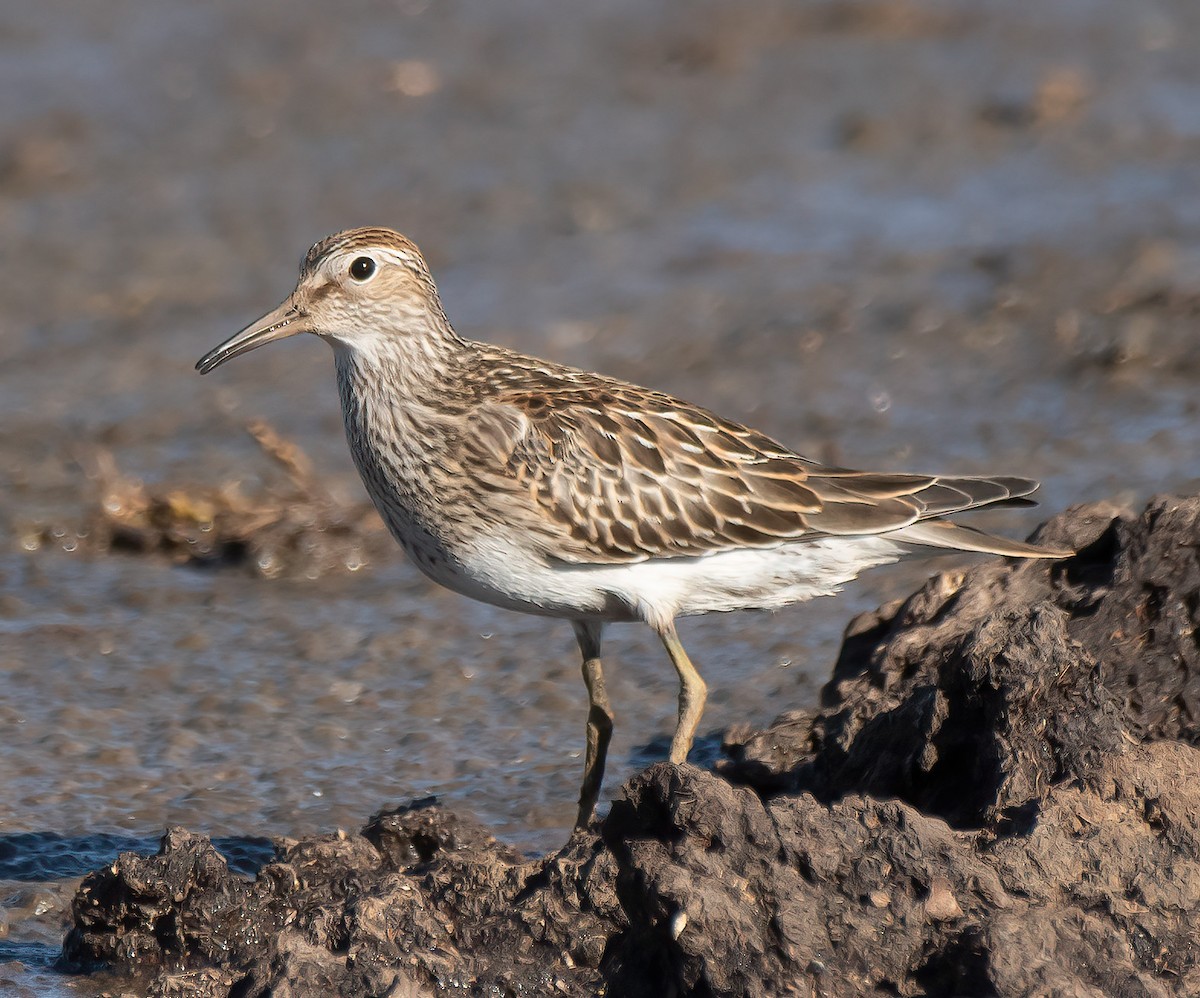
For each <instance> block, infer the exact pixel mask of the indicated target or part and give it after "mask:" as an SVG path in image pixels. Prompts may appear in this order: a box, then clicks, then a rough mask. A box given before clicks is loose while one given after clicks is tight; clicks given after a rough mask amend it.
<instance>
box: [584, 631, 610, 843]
mask: <svg viewBox="0 0 1200 998" xmlns="http://www.w3.org/2000/svg"><path fill="white" fill-rule="evenodd" d="M574 627H575V639H576V640H577V641H578V642H579V650H580V652H582V653H583V682H584V684H585V685H586V686H587V691H588V718H587V751H586V753H585V755H584V759H583V786H582V787H580V789H579V813H578V814H577V815H576V817H575V827H576V828H586V827H587V826H588V823H589V822H590V821H591V820H592V813H593V812H594V811H595V810H596V801H597V799H598V798H599V797H600V784H601V783H602V782H603V781H604V761H605V759H606V757H607V756H608V743H609V741H610V740H611V738H612V729H613V712H612V707H610V706H609V703H608V694H607V693H606V692H605V690H604V670H603V668H602V667H601V665H600V624H598V623H591V622H585V621H574Z"/></svg>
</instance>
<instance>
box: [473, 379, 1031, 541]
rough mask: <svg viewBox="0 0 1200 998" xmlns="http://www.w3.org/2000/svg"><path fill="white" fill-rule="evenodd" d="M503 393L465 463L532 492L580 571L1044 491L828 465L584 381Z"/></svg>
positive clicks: (480, 411)
mask: <svg viewBox="0 0 1200 998" xmlns="http://www.w3.org/2000/svg"><path fill="white" fill-rule="evenodd" d="M523 373H524V374H525V375H526V376H527V375H528V372H523ZM545 373H547V374H548V373H550V372H549V371H547V372H545ZM489 395H490V399H489V401H487V402H485V403H483V404H482V405H480V406H478V407H477V408H476V409H475V410H474V413H473V418H472V420H471V424H472V432H471V433H470V434H469V438H468V439H466V440H464V447H465V449H466V453H465V454H464V457H465V459H466V460H467V461H469V462H470V463H471V466H472V470H473V472H474V474H475V475H477V476H479V477H480V479H481V480H482V482H483V483H485V484H486V483H487V482H489V480H490V481H491V483H492V484H493V486H494V491H496V492H498V493H499V492H502V493H509V494H511V491H512V485H513V484H517V485H519V486H522V487H523V488H524V489H527V490H528V495H529V498H530V502H529V508H530V510H531V511H534V512H536V517H535V522H536V524H537V525H538V526H541V527H542V528H544V529H545V530H546V531H548V532H549V533H552V534H554V535H556V536H559V537H562V536H563V535H566V536H568V537H570V538H571V539H572V540H573V541H574V542H575V543H574V544H573V545H571V546H569V549H566V548H562V546H561V545H556V551H555V556H556V557H559V558H560V559H562V560H567V561H572V562H579V563H595V562H607V563H619V562H636V561H642V560H645V559H647V558H652V557H673V556H678V557H686V556H692V557H694V556H698V555H704V554H710V553H713V552H716V551H726V550H731V549H734V548H744V547H774V546H777V545H779V544H781V543H785V542H787V541H791V540H797V539H799V538H802V537H806V536H816V535H829V534H875V533H882V532H885V531H889V530H896V529H899V528H902V527H905V526H907V525H909V524H913V523H915V522H916V521H918V520H920V519H922V518H924V517H927V516H937V515H939V514H941V513H943V512H951V511H957V510H960V509H964V508H969V507H971V506H975V505H981V504H986V503H993V502H998V501H1003V500H1005V499H1008V498H1011V497H1012V496H1014V495H1021V494H1023V493H1024V492H1028V491H1030V490H1032V488H1033V487H1035V486H1034V483H1031V482H1026V481H1025V480H1023V479H981V480H976V479H937V478H935V477H933V476H928V475H889V474H867V473H862V472H853V471H847V470H844V469H838V468H826V467H823V466H822V465H818V464H816V463H814V462H810V461H808V460H806V459H805V458H803V457H800V456H799V455H797V454H794V453H792V452H790V451H788V450H787V448H785V447H783V446H781V445H780V444H778V443H777V442H776V441H774V440H772V439H770V438H769V437H767V436H765V435H763V434H761V433H758V432H756V431H754V430H750V429H748V428H746V427H744V426H740V425H738V424H736V423H732V422H730V421H728V420H725V419H722V418H721V417H719V416H716V415H715V414H713V413H711V412H708V411H707V410H704V409H701V408H699V407H696V406H691V405H688V404H687V403H684V402H681V401H679V400H678V399H674V398H671V397H670V396H667V395H662V394H659V393H654V392H648V391H645V390H643V389H637V388H633V387H632V386H628V385H625V384H623V383H621V382H613V381H609V380H608V379H602V378H599V377H595V378H593V377H592V376H585V375H581V374H576V373H574V372H573V377H572V379H571V380H570V381H569V382H566V383H563V382H556V381H555V380H554V379H551V378H546V379H544V380H543V381H542V382H541V383H540V384H538V386H537V387H536V388H535V389H532V390H531V389H529V388H526V387H524V386H522V387H519V388H518V387H515V386H513V387H511V388H508V389H504V390H500V391H498V392H494V393H489ZM526 525H530V526H532V525H534V524H531V523H527V524H526Z"/></svg>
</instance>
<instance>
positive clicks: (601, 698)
mask: <svg viewBox="0 0 1200 998" xmlns="http://www.w3.org/2000/svg"><path fill="white" fill-rule="evenodd" d="M298 333H312V334H315V335H316V336H318V337H320V338H321V339H323V340H325V341H326V342H327V343H328V344H329V345H330V346H331V347H332V348H333V355H334V366H335V368H336V374H337V385H338V390H339V394H340V398H341V408H342V414H343V418H344V423H345V430H346V438H347V441H348V443H349V446H350V453H351V455H352V457H353V461H354V464H355V466H356V467H357V469H358V472H359V475H360V476H361V478H362V481H363V484H364V486H365V488H366V491H367V492H368V494H369V495H370V497H371V499H372V501H373V503H374V505H375V507H376V509H377V510H378V512H379V514H380V516H381V518H382V519H383V521H384V523H385V524H386V525H387V527H388V529H389V531H390V533H391V535H392V536H393V537H394V539H395V540H396V541H397V542H398V543H399V544H400V546H401V547H402V548H403V549H404V551H405V552H406V553H407V554H408V556H409V557H410V559H411V560H412V561H413V562H414V563H415V565H416V566H417V567H418V568H419V569H420V570H421V571H422V572H424V573H425V574H426V575H427V576H429V577H430V578H431V579H433V580H434V581H435V582H437V583H440V584H441V585H443V586H445V587H447V588H449V589H451V590H454V591H455V592H458V593H461V594H462V595H464V596H468V597H471V598H473V599H476V600H481V601H483V602H484V603H489V604H492V605H494V606H499V607H503V608H506V609H509V610H515V611H520V612H524V613H531V614H538V615H542V616H545V617H552V618H562V619H565V620H567V621H569V622H570V623H571V624H572V626H573V628H574V632H575V637H576V640H577V641H578V644H579V649H580V653H581V656H582V672H583V680H584V685H585V687H586V689H587V694H588V704H589V706H588V713H587V721H586V729H585V730H586V742H585V745H586V749H585V753H584V771H583V779H582V784H581V787H580V794H579V806H578V811H577V814H576V821H575V824H576V827H578V828H585V827H587V826H588V825H589V823H590V822H591V821H592V819H593V816H594V813H595V808H596V804H597V801H598V798H599V794H600V789H601V783H602V780H603V775H604V767H605V761H606V758H607V753H608V746H609V742H610V739H611V737H612V731H613V723H614V712H613V709H612V706H611V704H610V702H609V699H608V695H607V692H606V690H605V685H604V672H603V667H602V662H601V636H602V631H603V629H604V626H605V625H606V624H609V623H616V622H637V621H640V622H644V623H645V624H648V625H649V626H650V627H651V628H652V629H653V630H654V631H655V632H656V634H657V635H658V637H659V639H660V640H661V642H662V644H663V646H664V647H665V649H666V652H667V655H668V657H669V658H670V660H671V663H672V665H673V666H674V669H675V672H676V674H677V677H678V680H679V696H678V713H677V718H676V723H675V730H674V734H673V736H672V738H671V745H670V761H671V762H672V763H674V764H675V765H682V764H683V763H684V762H685V761H686V760H687V756H688V752H689V750H690V749H691V747H692V742H693V739H694V736H695V732H696V728H697V725H698V724H699V722H700V718H701V715H702V712H703V710H704V703H705V698H706V695H707V686H706V684H705V681H704V679H703V678H702V677H701V675H700V673H699V671H698V670H697V669H696V667H695V665H693V663H692V661H691V659H690V658H689V657H688V654H687V652H686V651H685V650H684V647H683V645H682V644H681V643H680V640H679V635H678V633H677V631H676V620H677V619H678V618H680V617H684V616H690V615H695V614H705V613H710V612H717V611H729V610H749V609H757V610H763V609H766V610H772V609H776V608H779V607H783V606H785V605H788V604H792V603H797V602H800V601H803V600H808V599H811V598H813V597H816V596H826V595H834V594H836V593H837V592H839V591H840V590H841V588H842V586H843V585H844V584H845V583H847V582H849V581H850V580H852V579H854V578H856V577H857V576H858V574H859V573H860V572H862V571H865V570H866V569H869V568H873V567H876V566H880V565H885V564H889V563H892V562H896V561H898V560H900V559H901V558H903V557H906V556H908V555H911V554H915V553H919V552H921V551H925V552H929V551H931V550H934V551H936V550H938V549H941V550H952V551H970V552H980V553H985V554H994V555H1002V556H1007V557H1015V558H1063V557H1067V556H1068V555H1069V554H1070V553H1071V552H1069V551H1063V550H1058V549H1052V548H1046V547H1039V546H1037V545H1034V544H1030V543H1024V542H1021V541H1015V540H1007V539H1004V538H1001V537H996V536H992V535H989V534H987V533H984V532H982V531H980V530H977V529H975V528H973V527H969V526H965V525H961V524H958V523H955V522H952V521H951V520H949V519H947V517H949V516H950V515H952V514H956V513H960V512H963V511H965V510H971V509H977V508H979V507H983V506H996V505H1003V504H1010V505H1011V504H1029V503H1030V500H1028V499H1027V498H1026V497H1028V496H1029V495H1030V493H1032V492H1033V491H1034V490H1036V489H1037V487H1038V483H1037V482H1036V481H1033V480H1030V479H1027V478H1018V477H1008V476H986V477H984V476H944V475H926V474H907V473H893V472H865V471H855V470H852V469H848V468H841V467H831V466H827V465H824V464H821V463H819V462H817V461H813V460H810V459H809V458H806V457H803V456H802V455H800V454H799V453H797V452H796V451H794V450H792V449H790V448H788V447H786V446H784V445H783V444H781V443H778V442H777V441H775V440H774V439H772V438H771V437H769V436H767V435H765V434H763V433H760V432H758V431H757V430H753V429H750V428H749V427H747V426H744V425H742V424H740V423H738V422H735V421H733V420H730V419H726V418H724V417H722V416H719V415H717V414H716V413H714V412H712V411H710V410H708V409H705V408H703V407H701V406H698V405H693V404H691V403H689V402H685V401H683V400H681V399H678V398H675V397H673V396H671V395H669V394H666V393H663V392H659V391H653V390H650V389H646V388H641V387H638V386H637V385H634V384H631V383H628V382H625V381H622V380H618V379H616V378H611V377H606V376H603V375H601V374H595V373H590V372H587V371H584V370H578V369H575V368H572V367H568V366H565V365H563V364H558V363H554V362H551V361H547V360H540V359H537V358H535V357H531V356H526V355H524V354H521V353H518V352H516V351H514V350H511V349H508V348H506V347H503V346H499V345H492V344H488V343H484V342H477V341H472V340H468V339H465V338H463V337H460V336H459V335H458V334H457V333H456V332H455V330H454V328H453V326H452V325H451V323H450V321H449V319H448V318H447V317H446V313H445V311H444V309H443V307H442V302H441V298H440V296H439V294H438V290H437V287H436V285H435V284H434V280H433V276H432V274H431V272H430V268H429V266H428V265H427V264H426V262H425V259H424V257H423V256H422V255H421V252H420V250H419V249H418V248H417V246H416V245H415V244H414V243H413V242H412V241H410V240H409V239H408V238H406V237H405V236H403V235H401V234H400V233H399V232H396V231H394V230H392V229H388V228H381V227H369V228H356V229H349V230H346V231H344V232H339V233H337V234H334V235H332V236H329V237H328V238H325V239H323V240H321V241H319V242H317V243H316V244H315V245H313V246H312V248H311V249H309V251H308V253H307V254H306V255H305V257H304V259H303V261H302V263H301V266H300V276H299V280H298V282H297V284H296V286H295V288H294V290H293V291H292V292H291V294H290V295H288V297H287V298H286V299H285V300H284V301H283V303H282V304H280V305H279V306H278V307H277V308H275V309H274V310H273V311H271V312H268V313H267V314H266V315H264V316H262V317H261V318H260V319H258V320H256V321H255V322H252V323H250V324H249V325H248V326H246V327H245V328H244V329H242V330H241V331H240V332H238V333H236V334H235V335H233V336H232V337H230V338H229V339H227V340H226V341H225V342H223V343H222V344H220V345H219V346H217V347H216V348H215V349H213V350H211V351H210V352H208V353H207V354H205V355H204V357H202V358H201V359H200V361H198V362H197V364H196V367H197V369H198V370H199V371H200V373H201V374H207V373H208V372H210V371H212V370H213V369H215V368H217V367H219V366H220V365H222V364H224V363H225V362H226V361H229V360H231V359H233V358H234V357H238V356H241V355H242V354H245V353H247V352H249V351H251V350H255V349H257V348H259V347H261V346H264V345H266V344H268V343H273V342H275V341H276V340H281V339H284V338H286V337H290V336H294V335H296V334H298Z"/></svg>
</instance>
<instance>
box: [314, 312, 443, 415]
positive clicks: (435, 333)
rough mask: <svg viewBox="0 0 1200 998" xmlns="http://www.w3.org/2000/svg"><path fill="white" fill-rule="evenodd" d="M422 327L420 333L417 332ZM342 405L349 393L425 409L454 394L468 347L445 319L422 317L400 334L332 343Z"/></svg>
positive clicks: (388, 404)
mask: <svg viewBox="0 0 1200 998" xmlns="http://www.w3.org/2000/svg"><path fill="white" fill-rule="evenodd" d="M418 324H419V326H420V328H418ZM332 346H333V354H334V362H335V364H336V366H337V375H338V385H339V387H340V388H341V391H342V400H343V403H345V402H346V393H347V391H350V390H352V391H354V392H355V393H356V394H358V395H359V397H360V398H361V397H363V396H366V397H367V398H369V399H371V400H372V401H374V402H375V403H376V404H382V405H387V406H389V407H397V406H398V407H401V408H408V407H410V406H417V407H420V406H421V405H423V404H426V403H428V402H432V401H434V400H436V399H437V398H438V397H439V396H440V395H442V394H444V392H445V391H446V390H447V389H449V388H451V387H452V386H453V384H454V383H455V380H456V371H457V370H458V368H459V367H460V366H461V364H462V359H463V355H464V352H465V351H466V350H467V344H466V343H465V342H464V341H463V340H462V339H460V338H459V336H458V334H457V333H455V332H454V330H453V329H452V328H451V327H450V325H449V323H447V322H446V321H445V320H444V319H442V320H441V321H438V319H437V317H435V316H432V315H431V316H428V317H424V316H423V317H420V318H419V319H416V320H415V321H414V322H410V323H406V325H405V328H404V329H402V330H397V331H387V332H380V333H378V334H375V335H372V336H371V337H369V338H365V337H360V338H357V339H356V340H355V342H354V343H353V344H347V343H341V342H338V341H336V340H334V341H332Z"/></svg>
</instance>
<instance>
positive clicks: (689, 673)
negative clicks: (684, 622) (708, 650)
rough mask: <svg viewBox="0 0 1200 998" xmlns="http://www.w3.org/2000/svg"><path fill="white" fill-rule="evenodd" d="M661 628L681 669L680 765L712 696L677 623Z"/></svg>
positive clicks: (676, 740)
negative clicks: (685, 645)
mask: <svg viewBox="0 0 1200 998" xmlns="http://www.w3.org/2000/svg"><path fill="white" fill-rule="evenodd" d="M655 630H657V631H658V636H659V637H660V638H662V643H663V644H664V645H665V646H666V648H667V654H668V655H670V656H671V664H672V665H674V666H675V671H676V672H677V673H679V720H678V722H677V723H676V724H675V735H674V737H673V738H672V739H671V762H673V763H674V764H675V765H676V766H679V765H682V764H683V763H685V762H687V757H688V752H690V751H691V748H692V737H693V736H694V735H695V734H696V726H697V725H698V724H699V723H700V715H701V714H703V713H704V700H705V698H706V697H707V696H708V687H707V686H706V685H705V684H704V680H703V679H701V678H700V673H698V672H697V671H696V667H695V666H694V665H692V660H691V659H690V658H688V656H687V652H685V651H684V650H683V645H682V644H680V643H679V635H678V634H676V633H675V623H674V621H671V622H669V623H668V624H667V626H666V627H664V628H662V629H661V630H660V629H658V628H655Z"/></svg>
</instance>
